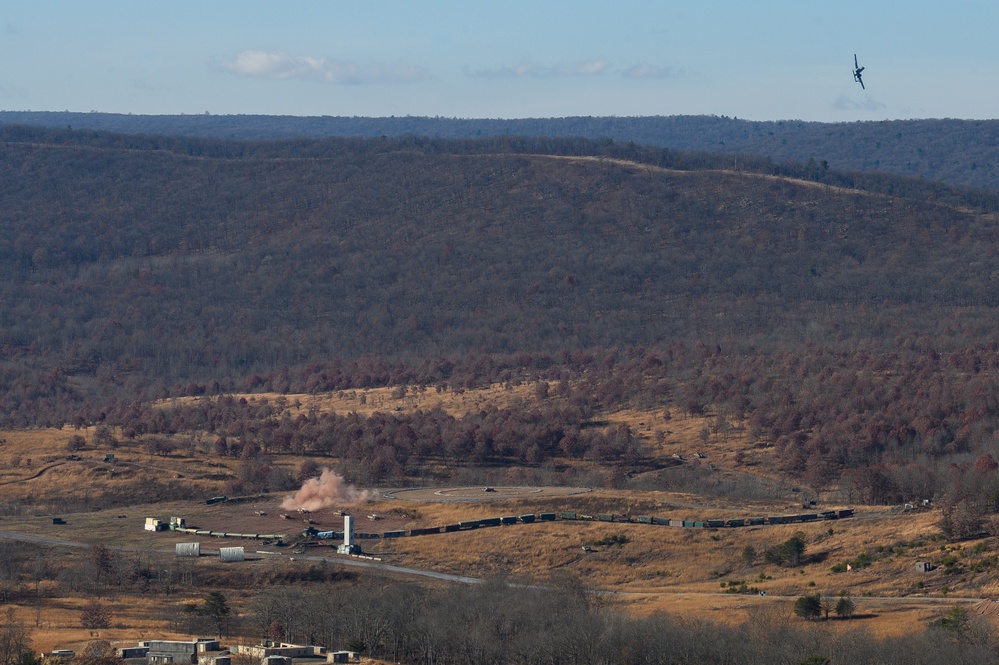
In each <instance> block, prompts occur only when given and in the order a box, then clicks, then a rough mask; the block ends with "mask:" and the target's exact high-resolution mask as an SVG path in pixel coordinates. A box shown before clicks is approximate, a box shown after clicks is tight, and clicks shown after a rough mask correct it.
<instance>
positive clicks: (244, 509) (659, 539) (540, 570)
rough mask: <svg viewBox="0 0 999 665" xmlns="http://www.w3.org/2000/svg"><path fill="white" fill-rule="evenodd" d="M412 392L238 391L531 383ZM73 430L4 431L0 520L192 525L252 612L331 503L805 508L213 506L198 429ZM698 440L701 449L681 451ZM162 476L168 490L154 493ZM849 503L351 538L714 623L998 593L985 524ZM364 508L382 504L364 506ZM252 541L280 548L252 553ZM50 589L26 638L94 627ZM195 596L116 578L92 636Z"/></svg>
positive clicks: (663, 451)
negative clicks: (965, 525) (710, 525)
mask: <svg viewBox="0 0 999 665" xmlns="http://www.w3.org/2000/svg"><path fill="white" fill-rule="evenodd" d="M407 392H408V395H407V396H406V397H404V398H402V399H394V398H393V397H392V391H391V389H381V390H368V391H364V393H361V392H357V393H344V394H338V395H325V396H319V397H317V396H278V395H267V396H262V395H253V396H249V395H248V396H246V397H247V399H257V400H260V399H268V400H270V401H271V402H272V403H277V404H279V405H281V406H283V407H284V408H288V409H291V410H295V409H309V408H314V409H333V410H336V411H338V412H341V411H342V412H348V411H352V410H355V411H358V412H360V413H365V412H368V413H370V412H373V411H375V410H395V409H414V408H424V409H425V408H433V407H434V406H436V405H438V404H439V405H440V406H441V407H442V408H445V409H447V410H449V411H451V412H454V413H462V412H464V411H467V410H470V409H473V408H477V407H479V406H482V405H484V404H486V403H490V402H491V403H497V402H499V403H502V402H503V400H528V399H530V395H531V389H530V387H529V386H518V387H514V388H511V389H506V388H503V387H500V386H496V387H493V388H492V389H489V390H483V391H472V390H469V391H465V392H464V393H462V394H455V393H452V392H449V391H448V392H445V393H436V392H434V391H426V392H417V391H415V390H408V391H407ZM362 394H364V395H365V399H364V402H365V404H363V405H362V404H360V402H361V399H360V396H361V395H362ZM601 417H602V419H604V420H606V421H608V422H626V423H627V424H629V426H631V427H632V429H633V430H634V431H636V432H638V433H639V434H641V435H643V436H645V437H646V438H647V441H648V442H649V443H650V444H651V445H653V446H654V447H655V449H656V454H658V455H662V456H664V457H672V456H673V455H674V454H678V455H681V456H682V457H684V458H685V462H684V463H710V464H713V465H715V466H716V467H717V468H718V469H719V470H720V472H726V471H727V470H735V469H736V468H737V467H740V468H741V472H745V471H744V470H745V469H746V468H750V469H751V470H752V472H753V473H763V472H765V469H767V468H768V467H769V465H767V464H766V462H767V458H768V456H769V455H772V454H773V452H772V449H768V448H754V447H751V446H749V445H748V444H747V442H746V440H745V439H744V435H743V433H742V431H741V429H740V428H739V424H738V423H730V424H728V425H729V426H727V427H718V426H717V425H718V423H717V420H716V419H715V418H704V419H698V418H687V419H677V418H674V419H672V420H670V421H663V420H662V419H661V417H660V416H657V415H656V414H653V413H648V412H637V411H635V412H621V413H613V414H602V416H601ZM706 430H707V431H708V434H705V431H706ZM658 432H661V433H662V434H661V435H660V434H658ZM74 434H83V435H84V436H85V438H87V440H88V442H89V441H90V438H91V437H90V433H89V432H78V431H75V430H71V429H64V430H47V431H27V432H22V431H12V432H5V433H0V438H2V439H3V442H2V443H0V502H2V503H3V504H4V505H6V506H7V510H6V511H5V514H4V515H3V516H0V531H3V532H8V533H15V534H23V535H27V536H32V537H38V538H44V539H52V541H53V542H51V543H49V544H48V545H46V546H47V547H52V548H53V550H54V551H58V552H60V553H65V554H66V556H67V557H70V558H71V557H74V556H75V557H83V556H86V553H87V551H88V550H87V545H89V544H92V543H102V544H104V545H107V546H110V547H122V548H129V550H128V551H130V552H141V553H143V555H144V556H154V557H160V558H161V559H162V561H164V562H169V561H172V560H174V556H173V548H174V545H175V544H176V543H178V542H192V541H195V540H196V541H199V542H201V543H202V549H203V552H205V553H209V554H210V553H212V552H214V550H216V549H217V548H218V547H220V546H226V545H244V546H245V547H246V548H247V551H248V553H249V556H248V560H247V561H245V562H243V563H240V564H222V563H220V562H219V561H218V559H217V558H215V557H212V556H205V555H203V556H202V557H201V558H200V559H197V560H194V561H192V562H191V564H190V565H193V566H195V567H196V568H197V570H198V571H199V572H198V574H199V575H203V576H206V577H207V578H209V579H226V575H232V571H233V570H234V569H233V566H238V567H239V568H238V569H236V570H237V571H238V576H239V578H240V579H241V580H242V582H243V583H242V584H240V585H238V587H234V588H231V589H228V590H227V593H230V594H231V596H230V601H231V603H232V604H233V606H234V608H235V609H236V610H237V611H239V612H246V611H248V608H249V607H250V605H251V603H252V600H253V597H254V595H255V593H256V589H258V588H259V587H260V586H261V585H263V584H267V583H269V582H270V581H272V580H274V579H278V578H280V577H281V576H282V574H283V571H288V570H295V569H300V568H303V567H307V566H314V565H316V559H315V558H314V557H328V558H329V559H330V560H331V561H332V562H333V563H332V564H329V565H332V566H338V565H340V566H342V565H343V564H337V563H336V562H337V561H342V559H341V558H338V555H337V554H336V553H335V548H328V547H308V548H306V549H305V550H304V552H303V551H302V550H299V549H298V548H299V547H301V546H300V545H298V544H294V541H296V540H301V537H300V536H299V534H300V533H301V532H302V530H303V529H304V528H305V526H307V525H311V526H314V527H315V528H318V529H340V528H341V526H342V517H341V516H340V514H339V511H340V510H345V511H349V512H350V513H351V514H354V515H355V516H356V517H357V525H356V530H357V531H370V532H376V533H382V532H385V531H390V530H396V529H412V528H419V527H428V526H440V525H444V524H451V523H455V522H457V521H460V520H469V519H478V518H484V517H500V516H504V515H520V514H525V513H538V512H560V511H573V512H578V513H587V514H590V515H595V514H597V513H616V514H630V515H639V514H644V515H658V516H667V517H672V518H675V519H695V518H696V519H718V518H737V517H750V516H760V515H774V514H793V513H801V512H809V511H806V510H803V509H802V507H801V505H800V503H794V502H792V501H790V500H779V501H778V500H774V501H758V502H755V503H748V502H735V501H727V500H723V499H719V498H709V497H702V496H697V495H690V494H677V493H668V492H656V491H642V492H639V491H627V490H610V489H603V488H592V490H593V491H590V492H585V493H579V494H569V495H564V494H563V495H545V494H535V493H526V494H523V495H518V496H514V497H511V498H503V497H502V496H499V497H498V498H497V497H494V496H490V495H489V493H485V492H482V498H483V499H484V500H482V501H451V502H448V501H440V500H430V499H428V498H426V497H424V498H422V499H418V500H407V498H402V497H406V495H405V494H400V495H399V496H400V498H384V496H383V495H382V494H381V493H380V492H374V493H373V498H372V499H371V500H370V501H369V502H368V503H366V504H364V505H359V506H337V505H334V506H330V507H329V508H326V509H323V510H319V511H315V512H313V513H308V514H300V513H297V512H291V511H288V510H287V509H283V508H282V507H281V502H282V500H283V499H284V498H285V497H286V496H287V495H288V494H290V493H281V494H271V495H267V496H263V497H260V498H258V499H255V500H252V501H246V502H239V503H222V504H216V505H207V504H206V503H205V501H204V498H205V497H209V496H213V495H216V494H219V493H221V489H222V487H223V485H224V482H225V479H226V478H228V477H229V476H230V475H231V474H232V473H233V471H234V469H235V465H237V464H239V462H238V461H237V460H232V459H228V458H225V459H219V458H215V457H211V458H209V457H206V456H204V455H203V454H199V453H197V451H196V447H194V446H191V447H186V448H185V447H184V446H180V447H179V448H178V451H177V452H174V453H172V454H170V455H168V456H152V455H149V454H147V453H146V452H144V449H143V448H142V446H140V445H134V446H123V447H119V448H118V449H117V450H115V451H114V454H115V456H116V460H115V462H114V463H106V462H105V461H104V456H105V453H106V452H108V451H105V450H97V449H94V448H93V447H87V448H85V449H84V450H82V451H79V452H77V453H75V455H77V456H78V457H79V459H69V458H68V456H69V455H70V453H69V452H68V451H67V448H66V444H67V441H68V440H69V438H70V437H71V436H73V435H74ZM739 451H742V453H743V455H742V459H741V460H740V463H739V464H737V463H736V461H735V459H734V457H735V455H736V453H737V452H739ZM695 452H697V453H700V454H701V455H703V456H704V457H703V458H699V459H692V456H693V454H694V453H695ZM747 460H748V461H747ZM318 461H319V462H320V463H323V460H318ZM276 462H277V463H278V464H281V465H284V466H286V467H287V468H289V469H293V468H297V467H298V466H299V465H300V464H301V462H302V458H298V457H287V458H279V459H277V460H276ZM365 489H374V488H365ZM161 491H165V492H166V494H167V495H168V496H169V497H170V498H169V500H166V501H164V500H160V499H158V498H157V496H156V494H157V493H158V492H161ZM112 495H117V496H131V497H134V498H133V500H131V501H129V502H127V504H128V505H127V507H126V508H122V507H117V508H113V509H106V510H94V509H93V506H90V505H88V502H90V503H94V504H95V505H96V504H97V499H98V498H100V497H107V496H112ZM831 496H832V494H830V497H831ZM830 497H825V498H823V499H820V501H819V505H818V506H816V508H815V509H813V510H819V511H821V510H829V509H833V508H839V507H845V506H844V505H843V504H838V503H834V502H833V500H832V499H831V498H830ZM487 498H488V499H490V500H485V499H487ZM408 499H412V496H409V497H408ZM117 505H119V506H120V505H122V504H121V503H119V504H117ZM852 507H853V508H855V509H856V511H857V512H856V515H855V516H854V517H852V518H848V519H842V520H834V521H816V522H810V523H800V524H793V525H773V526H770V525H768V526H754V527H742V528H722V529H684V528H677V527H666V526H656V525H648V524H639V523H621V522H613V523H609V522H580V521H575V522H572V521H555V522H543V523H540V522H539V523H535V524H517V525H510V526H503V527H495V528H482V529H477V530H472V531H462V532H457V533H444V534H436V535H428V536H420V537H409V538H399V539H390V540H389V539H378V540H362V541H359V542H360V544H361V545H362V546H363V547H364V549H365V551H366V553H368V554H370V555H372V556H375V557H378V558H379V559H381V560H382V561H383V562H384V563H388V564H392V565H394V566H400V567H405V568H412V569H418V570H429V571H437V572H442V573H448V574H454V575H461V576H470V577H478V578H484V577H493V576H501V577H506V578H510V579H515V580H533V581H536V582H539V583H543V582H544V580H546V579H547V578H549V577H551V576H557V575H560V574H565V573H568V574H572V575H574V576H576V577H578V578H579V579H580V580H582V581H583V583H584V584H585V585H587V586H588V587H590V588H591V589H593V590H595V591H599V592H601V593H599V594H596V595H595V598H597V599H598V600H597V602H600V603H603V604H606V605H608V606H613V607H617V608H621V609H623V610H625V611H628V612H633V613H636V614H649V613H653V612H658V611H666V612H672V613H679V614H683V615H686V616H696V617H702V618H705V619H710V620H714V621H719V622H742V621H745V620H747V619H751V618H752V617H754V616H757V615H759V614H760V613H778V614H781V613H783V614H789V613H790V612H791V606H792V604H793V601H794V599H796V598H797V597H799V596H801V595H804V594H810V593H821V594H822V595H824V596H827V597H831V598H833V599H835V597H836V596H837V595H838V594H842V593H845V594H848V595H849V596H850V597H851V598H852V599H853V600H854V601H855V603H856V607H857V617H856V618H854V619H852V620H850V621H832V622H829V623H830V624H834V625H835V626H843V627H846V626H849V627H856V626H857V625H863V626H865V627H867V628H868V629H869V630H871V631H872V632H873V633H875V634H881V635H888V634H904V633H907V632H913V631H919V630H922V629H923V628H924V627H925V626H926V624H927V622H928V621H930V620H932V619H934V618H937V617H940V616H942V615H944V614H946V612H947V611H948V610H949V609H950V607H951V606H952V605H953V604H954V603H955V602H961V603H971V602H973V600H974V599H977V598H990V597H994V596H995V595H997V594H999V581H997V578H996V575H997V570H999V566H997V560H999V557H997V556H996V554H997V550H999V546H997V545H996V543H995V542H994V541H993V540H992V539H983V540H980V541H969V542H963V543H956V544H952V543H947V542H946V541H944V540H943V539H942V538H941V537H940V535H939V527H938V526H937V523H938V521H939V519H940V516H939V513H938V512H937V511H935V510H933V509H926V510H914V511H903V510H900V509H890V508H886V507H883V506H881V507H865V506H852ZM283 515H284V516H283ZM369 515H371V516H377V519H368V516H369ZM53 516H59V517H61V518H63V519H64V520H65V521H66V524H62V525H59V524H53V523H52V517H53ZM171 516H181V517H184V518H185V519H186V520H187V523H188V525H191V526H197V527H198V528H204V529H210V530H216V531H223V530H224V531H237V532H240V533H282V534H285V535H286V537H287V538H286V539H287V540H289V541H292V543H293V544H292V545H291V546H289V547H285V548H274V547H272V546H264V545H262V544H260V543H259V542H258V541H243V540H240V539H215V538H210V537H204V536H193V535H191V534H180V533H172V532H159V533H152V532H147V531H144V530H143V522H144V519H145V518H146V517H158V518H161V519H167V518H169V517H171ZM309 522H311V524H309ZM798 531H800V532H802V533H803V534H804V539H805V542H806V551H805V557H804V563H803V565H802V566H800V567H796V568H792V567H783V566H779V565H775V564H770V563H766V562H765V561H764V553H765V552H766V551H767V550H768V549H770V548H773V547H775V546H778V545H780V544H781V543H783V542H784V541H786V540H787V539H789V538H791V536H792V535H793V534H795V532H798ZM55 541H58V542H55ZM59 543H67V544H73V545H74V546H69V545H66V546H64V545H60V544H59ZM81 545H83V546H82V547H81ZM584 547H585V548H586V549H584ZM258 549H259V550H267V551H274V552H279V553H278V554H255V552H256V550H258ZM293 549H294V550H297V551H295V552H293V551H292V550H293ZM750 552H754V553H755V555H752V556H751V555H750V554H749V553H750ZM922 561H928V562H931V563H933V564H934V565H936V566H937V567H936V569H935V570H932V571H930V572H918V571H917V570H916V563H917V562H922ZM846 562H853V564H857V562H860V563H859V565H852V568H853V569H852V570H850V571H846V572H833V567H834V566H836V565H837V564H845V563H846ZM948 562H949V564H948ZM343 570H348V568H346V567H343ZM349 570H351V571H353V572H355V573H357V574H361V575H369V574H370V575H376V576H380V577H383V578H384V577H385V576H386V575H388V573H384V572H378V571H364V570H363V569H357V568H354V567H350V568H349ZM428 583H436V584H439V583H440V582H433V581H428ZM743 583H744V585H743ZM50 591H51V593H43V594H42V599H41V600H40V601H34V602H22V603H21V604H19V605H17V606H16V612H17V616H18V617H19V618H21V619H22V620H23V621H25V622H26V624H28V626H29V627H32V630H33V640H34V644H35V646H36V648H39V649H51V648H55V647H66V646H71V645H72V644H77V643H80V642H84V641H86V640H87V639H89V638H91V637H92V636H91V635H90V634H89V631H86V630H83V629H81V628H79V623H80V622H79V612H80V607H81V606H82V604H83V603H84V602H85V598H84V597H83V596H82V595H75V596H74V595H69V596H67V597H60V596H59V595H57V592H56V591H55V589H54V588H53V589H51V590H50ZM761 591H762V592H765V594H766V595H761V594H760V592H761ZM197 600H198V597H191V598H186V597H184V596H183V595H179V596H178V595H175V596H172V597H168V598H167V597H164V596H163V595H161V594H159V595H157V594H149V595H137V594H128V593H122V594H118V595H117V596H116V598H115V606H116V610H115V613H114V621H113V627H112V628H111V629H107V630H104V631H101V637H103V638H109V639H115V640H117V639H122V640H128V641H131V640H135V639H143V638H149V637H153V636H162V637H184V636H183V635H181V634H178V633H176V632H175V628H176V626H175V624H172V623H171V621H170V613H171V612H173V613H174V614H175V613H176V607H178V606H179V605H180V604H181V603H183V602H185V601H197Z"/></svg>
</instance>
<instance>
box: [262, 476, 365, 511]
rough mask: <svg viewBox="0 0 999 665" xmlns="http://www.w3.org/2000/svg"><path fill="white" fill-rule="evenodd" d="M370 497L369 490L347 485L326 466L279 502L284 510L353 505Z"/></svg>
mask: <svg viewBox="0 0 999 665" xmlns="http://www.w3.org/2000/svg"><path fill="white" fill-rule="evenodd" d="M370 499H371V492H368V491H367V490H359V489H357V488H356V487H354V486H353V485H348V484H347V483H346V482H345V481H344V479H343V476H341V475H339V474H338V473H336V472H335V471H332V470H330V469H328V468H326V467H324V468H323V472H322V473H321V474H320V475H319V477H318V478H309V479H308V480H306V481H305V482H304V483H302V488H301V489H300V490H298V491H297V492H295V494H294V496H289V497H286V498H285V500H284V501H282V502H281V507H282V508H283V509H285V510H308V511H313V510H321V509H323V508H329V507H330V506H353V505H357V504H359V503H365V502H367V501H369V500H370Z"/></svg>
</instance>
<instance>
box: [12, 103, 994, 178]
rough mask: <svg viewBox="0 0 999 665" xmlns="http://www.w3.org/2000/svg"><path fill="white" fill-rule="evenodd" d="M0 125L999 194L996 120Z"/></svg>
mask: <svg viewBox="0 0 999 665" xmlns="http://www.w3.org/2000/svg"><path fill="white" fill-rule="evenodd" d="M2 125H34V126H40V127H50V128H56V127H57V128H66V127H72V128H75V129H92V130H106V131H114V132H122V133H128V134H154V135H169V136H192V137H205V138H227V139H250V140H268V139H289V138H325V137H367V138H372V137H379V136H386V137H393V136H423V137H433V138H485V137H496V136H529V137H578V138H587V139H610V140H613V141H616V142H634V143H637V144H640V145H647V146H655V147H666V148H670V149H674V150H685V151H707V152H713V153H723V154H732V155H761V156H765V157H769V158H770V159H773V160H775V161H778V162H783V161H797V162H802V163H804V162H807V161H808V160H815V161H816V162H818V163H823V162H825V163H827V164H828V166H829V167H831V168H834V169H839V170H857V171H883V172H886V173H895V174H900V175H907V176H915V177H922V178H926V179H929V180H939V181H943V182H947V183H950V184H956V185H964V186H970V187H984V188H990V189H999V120H955V119H930V120H885V121H869V122H850V123H823V122H804V121H798V120H777V121H765V122H764V121H750V120H740V119H738V118H728V117H724V116H644V117H590V116H578V117H566V118H529V119H511V120H503V119H488V118H482V119H474V118H442V117H433V118H431V117H415V116H406V117H387V118H367V117H335V116H313V117H297V116H267V115H208V114H205V115H128V114H114V113H72V112H33V111H0V126H2Z"/></svg>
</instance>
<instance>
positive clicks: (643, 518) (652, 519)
mask: <svg viewBox="0 0 999 665" xmlns="http://www.w3.org/2000/svg"><path fill="white" fill-rule="evenodd" d="M853 513H854V511H853V508H841V509H839V510H827V511H824V512H821V513H802V514H798V515H772V516H769V517H735V518H731V519H714V520H678V519H670V518H668V517H660V516H653V515H636V516H631V515H618V514H610V513H597V514H596V515H587V514H584V513H574V512H569V511H563V512H561V513H559V514H558V517H559V519H562V520H579V521H594V522H636V523H638V524H658V525H661V526H678V527H686V528H692V529H722V528H733V527H741V526H760V525H763V524H795V523H799V522H815V521H818V520H838V519H843V518H846V517H852V516H853Z"/></svg>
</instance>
